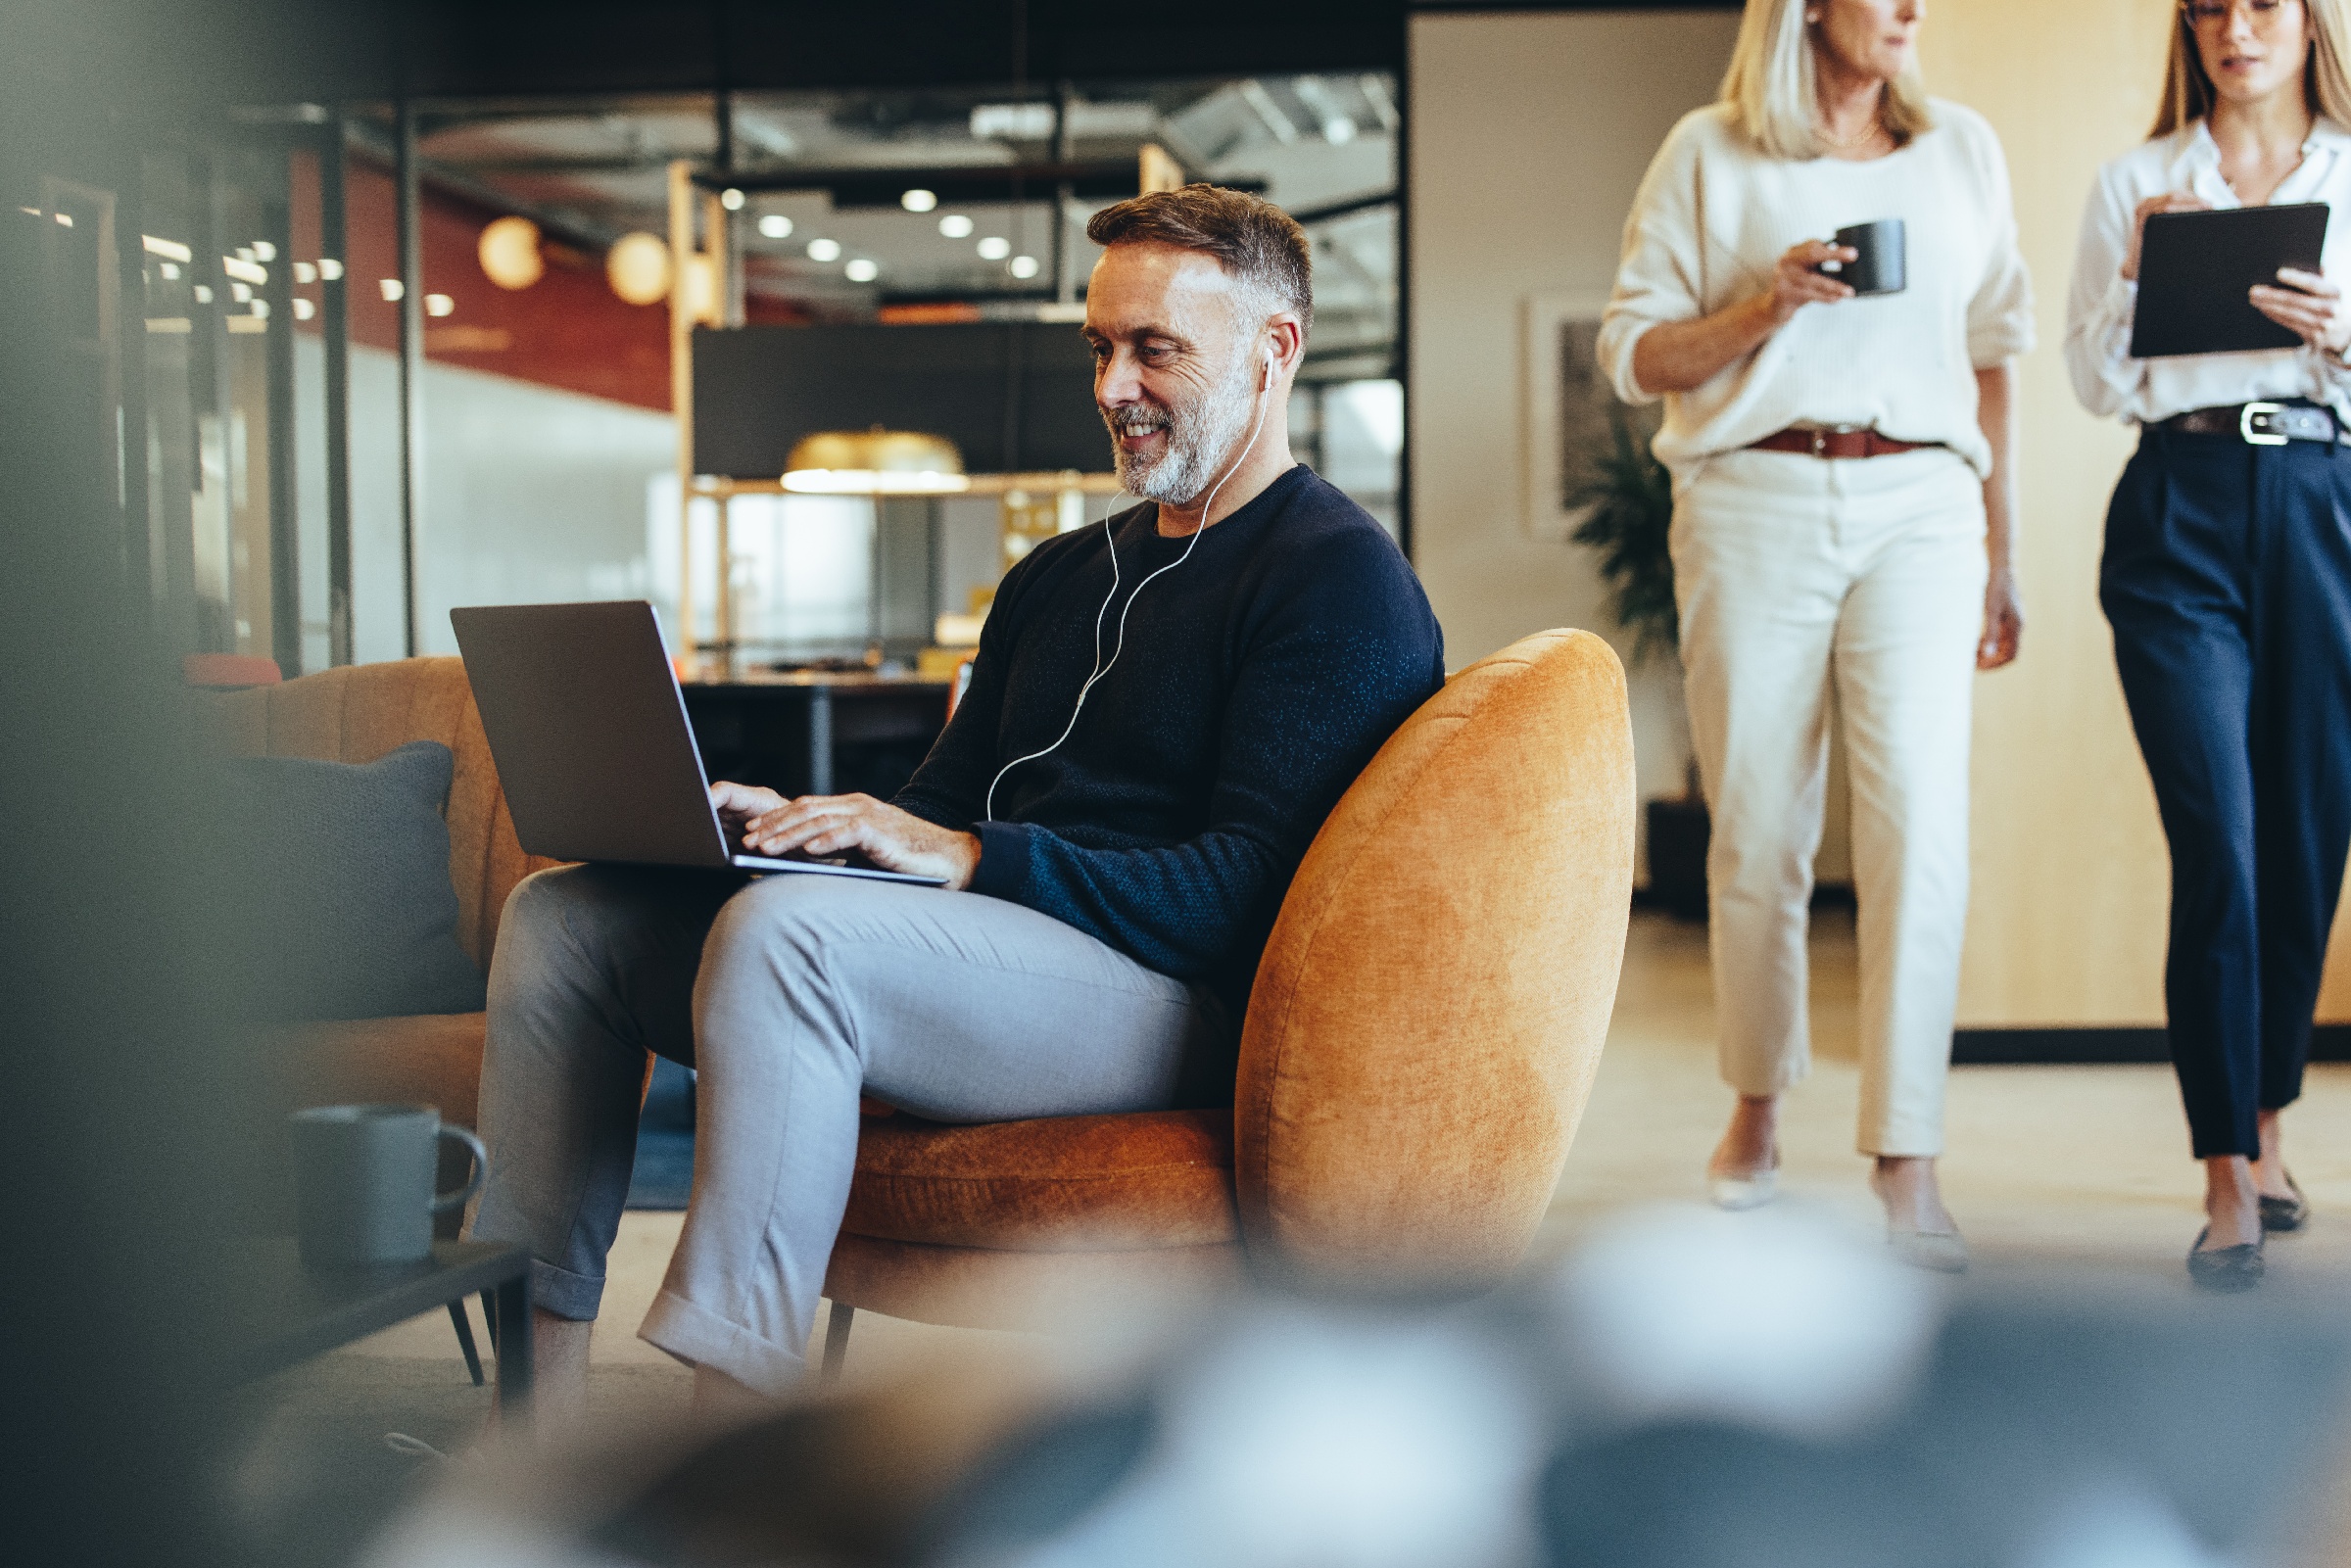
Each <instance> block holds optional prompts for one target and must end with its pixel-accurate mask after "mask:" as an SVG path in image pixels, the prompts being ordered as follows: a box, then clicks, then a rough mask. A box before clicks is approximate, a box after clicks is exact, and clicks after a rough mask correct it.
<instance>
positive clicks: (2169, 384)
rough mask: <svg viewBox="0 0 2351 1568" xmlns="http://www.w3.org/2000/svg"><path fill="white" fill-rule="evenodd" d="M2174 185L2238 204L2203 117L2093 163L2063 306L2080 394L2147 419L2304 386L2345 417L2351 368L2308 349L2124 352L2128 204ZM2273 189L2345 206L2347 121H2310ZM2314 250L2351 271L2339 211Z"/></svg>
mask: <svg viewBox="0 0 2351 1568" xmlns="http://www.w3.org/2000/svg"><path fill="white" fill-rule="evenodd" d="M2170 191H2180V192H2184V193H2187V194H2190V195H2194V196H2198V197H2201V198H2202V199H2203V200H2204V201H2206V202H2208V203H2210V204H2211V205H2212V206H2214V207H2242V206H2243V205H2244V204H2243V203H2242V202H2240V201H2238V200H2237V199H2236V193H2235V192H2234V191H2232V190H2231V189H2230V188H2229V182H2228V181H2227V180H2225V179H2223V178H2222V177H2221V149H2220V147H2219V146H2218V145H2217V144H2216V143H2215V142H2214V141H2213V139H2212V133H2211V132H2210V131H2209V130H2207V129H2205V128H2204V121H2202V120H2200V119H2199V120H2196V121H2195V122H2194V123H2192V124H2189V125H2187V126H2184V127H2183V128H2182V129H2180V130H2176V131H2174V132H2172V134H2170V135H2169V136H2158V137H2156V138H2155V139H2154V140H2153V141H2150V142H2145V143H2142V144H2141V145H2139V146H2137V147H2135V148H2133V149H2132V150H2131V151H2129V152H2127V153H2125V154H2124V155H2123V156H2122V157H2120V158H2118V159H2116V160H2115V161H2114V162H2113V163H2111V164H2108V165H2107V166H2105V167H2103V168H2101V169H2099V170H2098V183H2097V186H2096V188H2095V189H2093V190H2092V191H2091V192H2090V193H2089V205H2088V206H2087V208H2086V209H2085V210H2084V211H2083V214H2082V243H2081V245H2080V247H2079V248H2078V249H2077V250H2076V251H2075V253H2074V288H2073V293H2072V294H2071V296H2069V297H2068V299H2067V301H2066V307H2065V367H2066V369H2067V370H2068V371H2069V372H2070V373H2071V374H2072V376H2073V378H2074V392H2075V395H2076V396H2078V397H2079V398H2080V399H2081V400H2082V404H2083V406H2084V407H2086V408H2087V409H2088V410H2089V411H2090V412H2091V413H2095V414H2115V415H2119V416H2120V417H2122V418H2125V419H2135V420H2137V421H2139V422H2140V423H2142V424H2144V423H2147V422H2150V421H2153V420H2157V419H2169V418H2170V417H2171V416H2172V415H2174V414H2176V413H2185V412H2186V411H2187V410H2188V409H2190V408H2211V407H2216V406H2221V405H2225V404H2237V403H2252V402H2255V401H2256V400H2269V401H2276V400H2278V399H2281V398H2308V399H2310V400H2311V401H2313V402H2314V403H2322V404H2327V405H2328V406H2329V407H2331V408H2333V409H2334V411H2335V413H2336V414H2337V415H2339V416H2341V417H2342V418H2343V419H2344V420H2345V421H2346V422H2351V369H2345V368H2344V367H2343V366H2342V365H2341V364H2340V363H2338V362H2336V361H2335V360H2333V359H2331V358H2330V357H2328V356H2327V355H2325V354H2322V353H2320V352H2319V351H2317V350H2315V349H2308V348H2302V349H2267V350H2264V351H2262V352H2260V353H2258V354H2192V355H2174V356H2165V357H2163V358H2161V359H2134V358H2132V357H2131V314H2132V311H2133V310H2134V309H2135V308H2136V307H2137V304H2138V285H2137V284H2136V283H2134V282H2132V281H2130V280H2129V279H2127V278H2125V277H2124V276H2123V270H2122V269H2123V257H2124V256H2125V255H2126V254H2127V253H2128V252H2129V250H2130V247H2131V223H2132V214H2135V213H2136V212H2137V211H2138V204H2139V203H2140V202H2143V201H2145V200H2146V199H2147V198H2148V197H2150V196H2161V195H2163V194H2165V193H2166V192H2170ZM2270 200H2271V201H2272V202H2273V203H2277V204H2279V205H2283V204H2284V203H2287V202H2325V203H2327V205H2328V206H2329V207H2336V208H2346V210H2351V132H2346V131H2345V130H2344V129H2343V127H2342V126H2340V125H2337V124H2335V123H2334V122H2333V121H2332V120H2329V119H2320V120H2317V121H2316V122H2314V123H2313V124H2312V126H2311V130H2310V139H2309V140H2307V141H2305V142H2304V143H2303V144H2302V162H2301V163H2300V164H2299V165H2297V166H2295V168H2294V171H2293V172H2292V173H2291V174H2288V175H2286V176H2285V180H2284V183H2282V184H2280V185H2279V187H2278V188H2277V190H2275V191H2273V192H2271V193H2270ZM2321 262H2322V264H2323V265H2324V266H2325V268H2326V271H2327V276H2329V277H2333V278H2344V277H2347V276H2351V222H2346V221H2345V220H2344V219H2343V218H2342V217H2341V216H2339V215H2337V216H2334V217H2332V218H2331V219H2330V220H2329V221H2328V222H2327V246H2326V250H2325V251H2324V253H2323V254H2322V256H2321Z"/></svg>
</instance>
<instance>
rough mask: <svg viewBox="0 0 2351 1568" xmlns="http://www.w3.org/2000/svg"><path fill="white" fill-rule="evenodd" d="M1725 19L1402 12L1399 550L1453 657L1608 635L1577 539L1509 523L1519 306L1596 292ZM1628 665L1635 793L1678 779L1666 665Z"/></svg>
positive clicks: (1716, 63)
mask: <svg viewBox="0 0 2351 1568" xmlns="http://www.w3.org/2000/svg"><path fill="white" fill-rule="evenodd" d="M1737 28H1738V18H1737V16H1736V15H1735V14H1730V13H1724V12H1662V13H1659V12H1652V13H1648V14H1645V15H1632V14H1609V13H1597V14H1596V13H1590V12H1586V13H1581V14H1574V15H1557V14H1552V15H1546V14H1542V13H1535V14H1527V13H1518V14H1487V15H1468V16H1431V15H1421V16H1416V17H1415V18H1414V19H1413V24H1412V99H1411V106H1410V107H1411V115H1412V171H1411V179H1412V259H1411V261H1412V271H1411V280H1412V290H1413V309H1412V334H1413V336H1412V435H1411V440H1412V444H1413V533H1414V557H1415V564H1416V565H1417V566H1418V567H1419V570H1420V578H1421V581H1422V582H1423V583H1424V584H1426V585H1427V588H1428V594H1429V599H1430V601H1431V602H1432V603H1433V604H1434V605H1435V606H1436V611H1437V617H1438V619H1439V620H1440V621H1441V622H1443V623H1444V627H1445V654H1446V658H1447V659H1448V661H1449V662H1451V663H1452V664H1453V665H1454V667H1455V668H1457V669H1458V668H1459V667H1461V666H1462V665H1464V664H1467V663H1469V662H1470V661H1471V660H1473V659H1477V658H1482V657H1483V656H1484V655H1486V654H1488V653H1491V652H1493V651H1494V650H1495V649H1496V648H1498V647H1501V646H1503V645H1504V644H1505V643H1507V642H1510V641H1512V640H1513V639H1516V638H1519V637H1523V636H1525V635H1526V634H1527V633H1529V632H1536V631H1541V630H1543V629H1544V628H1546V627H1553V626H1581V627H1589V628H1591V629H1592V630H1594V631H1597V632H1601V633H1603V634H1604V635H1608V636H1611V637H1613V636H1614V633H1615V628H1614V625H1613V623H1612V622H1611V621H1610V620H1609V619H1608V616H1607V611H1606V610H1605V609H1604V608H1603V605H1604V603H1605V599H1604V594H1603V589H1602V586H1601V583H1600V581H1599V578H1598V576H1597V575H1596V574H1595V573H1594V572H1593V570H1592V564H1591V554H1590V552H1589V551H1587V550H1583V549H1580V548H1577V547H1576V546H1569V545H1559V544H1549V543H1544V542H1541V541H1537V540H1534V539H1531V538H1529V537H1528V536H1527V534H1526V533H1525V531H1524V529H1523V528H1522V526H1521V524H1520V503H1519V488H1518V487H1519V412H1520V409H1519V402H1520V400H1519V383H1520V376H1521V370H1522V367H1521V364H1520V353H1521V351H1520V346H1519V335H1520V326H1519V321H1520V316H1519V311H1520V309H1521V305H1522V302H1523V301H1524V300H1525V299H1526V298H1527V296H1529V295H1532V294H1542V293H1552V292H1558V291H1563V290H1592V291H1595V292H1597V293H1599V294H1600V295H1602V296H1604V297H1605V296H1606V294H1607V289H1608V286H1609V283H1610V282H1611V281H1612V280H1613V279H1614V277H1615V274H1616V252H1617V245H1618V241H1619V239H1620V237H1621V233H1622V229H1623V226H1624V214H1625V213H1626V212H1627V211H1628V210H1629V209H1630V208H1631V206H1632V201H1633V191H1634V189H1635V187H1637V186H1638V185H1639V184H1640V182H1641V175H1642V172H1643V171H1644V170H1645V169H1647V168H1648V166H1649V161H1650V159H1651V157H1652V156H1653V155H1655V152H1656V150H1657V144H1658V143H1659V142H1661V141H1663V140H1664V138H1665V132H1666V131H1667V130H1669V129H1670V128H1672V125H1673V122H1674V121H1675V120H1676V119H1680V118H1681V117H1682V116H1683V115H1684V114H1685V113H1687V112H1688V111H1690V110H1691V109H1693V108H1695V107H1697V106H1698V105H1700V104H1703V103H1705V102H1706V101H1708V100H1709V99H1711V98H1712V97H1713V96H1714V85H1715V83H1716V82H1717V81H1718V80H1720V79H1721V76H1722V67H1723V62H1724V61H1725V60H1727V59H1728V58H1729V55H1730V44H1731V37H1732V34H1733V33H1734V32H1735V31H1736V30H1737ZM1616 641H1617V652H1618V653H1619V654H1629V653H1630V652H1631V644H1630V642H1629V641H1627V640H1624V639H1621V638H1618V639H1617V640H1616ZM1631 674H1632V687H1633V743H1634V752H1635V757H1636V761H1637V767H1638V770H1639V775H1640V789H1641V794H1642V796H1643V797H1644V798H1648V797H1650V796H1653V795H1659V794H1671V793H1675V792H1678V789H1679V786H1680V784H1681V777H1682V767H1683V758H1684V757H1686V756H1687V754H1688V742H1687V739H1686V737H1685V736H1686V730H1685V726H1684V723H1683V720H1682V716H1681V701H1682V699H1681V681H1680V676H1679V673H1678V671H1676V670H1673V669H1671V668H1660V667H1655V666H1651V667H1646V668H1642V669H1637V670H1634V671H1632V672H1631Z"/></svg>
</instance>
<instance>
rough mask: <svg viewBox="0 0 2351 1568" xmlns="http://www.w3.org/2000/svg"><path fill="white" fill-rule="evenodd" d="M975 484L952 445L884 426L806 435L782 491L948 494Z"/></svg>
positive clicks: (795, 452)
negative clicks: (967, 475) (966, 474)
mask: <svg viewBox="0 0 2351 1568" xmlns="http://www.w3.org/2000/svg"><path fill="white" fill-rule="evenodd" d="M971 485H972V482H971V480H970V479H969V478H968V477H966V476H965V474H964V471H963V453H961V452H960V451H956V450H955V444H954V443H953V442H951V441H948V440H947V439H946V438H944V437H943V436H926V435H923V434H921V433H919V432H917V431H912V430H885V429H883V428H882V427H881V426H880V425H876V426H874V427H873V428H872V429H871V430H826V431H820V432H819V433H817V434H816V435H813V436H807V437H804V438H802V439H801V440H800V441H799V442H798V443H797V444H796V445H794V446H793V447H792V455H791V457H790V458H789V459H787V461H786V465H785V471H784V488H785V489H786V490H788V491H792V492H793V493H794V494H796V495H802V496H949V495H954V494H956V493H957V492H959V491H965V490H969V489H970V488H971Z"/></svg>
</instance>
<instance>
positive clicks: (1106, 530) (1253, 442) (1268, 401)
mask: <svg viewBox="0 0 2351 1568" xmlns="http://www.w3.org/2000/svg"><path fill="white" fill-rule="evenodd" d="M1272 406H1273V356H1271V354H1269V355H1267V356H1266V378H1265V382H1264V384H1263V386H1262V387H1261V388H1260V389H1259V392H1258V402H1257V423H1256V424H1255V425H1253V426H1252V427H1250V431H1249V440H1248V443H1247V444H1246V445H1244V446H1243V447H1242V448H1241V454H1240V455H1239V456H1238V457H1235V458H1234V459H1233V460H1232V463H1231V465H1230V466H1229V467H1227V468H1226V469H1225V470H1224V472H1223V473H1222V474H1220V475H1218V476H1217V482H1216V483H1215V484H1213V485H1211V486H1210V487H1209V488H1208V499H1207V500H1205V501H1203V502H1201V505H1200V526H1199V527H1197V528H1195V529H1193V530H1192V537H1191V538H1190V539H1188V540H1185V541H1184V545H1183V553H1182V554H1180V555H1177V556H1176V558H1175V559H1174V560H1172V561H1170V562H1168V564H1167V565H1165V566H1163V567H1161V568H1160V569H1159V570H1158V571H1156V572H1153V573H1152V574H1151V575H1150V577H1146V578H1144V579H1143V580H1142V581H1141V582H1139V583H1137V584H1135V585H1134V592H1133V593H1131V594H1128V595H1127V605H1126V607H1125V608H1124V609H1122V610H1120V611H1119V633H1118V638H1117V640H1116V641H1114V642H1113V643H1112V645H1111V650H1110V660H1109V662H1108V663H1105V662H1103V659H1102V617H1103V616H1105V615H1108V614H1109V613H1110V606H1111V605H1112V604H1113V603H1114V602H1116V601H1117V599H1118V596H1119V542H1118V540H1117V538H1116V537H1115V536H1114V535H1113V534H1112V533H1111V530H1110V522H1111V520H1110V519H1109V518H1107V517H1105V518H1103V519H1102V538H1103V541H1104V542H1105V543H1106V544H1108V545H1109V546H1110V594H1109V596H1108V597H1106V598H1104V599H1103V600H1102V607H1101V608H1100V609H1099V610H1096V611H1095V612H1094V673H1093V674H1091V675H1089V676H1087V677H1086V678H1085V685H1083V686H1081V687H1080V688H1079V689H1078V705H1077V706H1076V707H1074V708H1072V709H1071V710H1070V722H1069V723H1068V724H1066V725H1064V726H1062V730H1061V734H1060V735H1058V736H1054V738H1053V744H1051V745H1049V746H1047V747H1045V748H1044V749H1043V750H1041V751H1032V752H1030V753H1029V754H1028V755H1027V756H1025V757H1015V758H1013V759H1012V760H1011V761H1010V762H1008V763H1006V764H1004V766H1003V767H1001V768H999V769H997V770H996V776H995V778H993V779H991V780H989V781H988V784H987V798H986V800H985V801H984V802H983V803H982V805H981V817H980V820H981V821H983V822H994V821H995V820H996V785H998V784H1002V783H1003V782H1004V776H1005V775H1006V774H1008V773H1010V772H1012V770H1013V769H1015V768H1017V767H1019V766H1020V765H1021V764H1022V763H1024V762H1034V761H1036V760H1037V759H1038V758H1039V757H1045V756H1050V755H1052V754H1053V753H1054V752H1055V751H1057V750H1059V749H1060V747H1061V743H1062V742H1063V741H1064V740H1067V739H1068V738H1069V737H1070V736H1071V735H1072V734H1073V733H1075V732H1076V730H1077V728H1078V718H1079V715H1080V714H1082V713H1084V712H1085V699H1086V697H1087V696H1088V695H1089V694H1090V693H1091V692H1092V691H1093V689H1094V686H1095V684H1096V683H1097V682H1099V681H1100V680H1101V679H1102V678H1103V677H1104V676H1106V675H1108V674H1110V671H1111V666H1112V665H1115V664H1117V663H1118V662H1119V655H1120V654H1121V653H1122V652H1124V651H1126V647H1127V617H1128V616H1129V615H1131V614H1133V613H1134V601H1135V600H1136V599H1138V598H1141V597H1142V596H1143V590H1144V589H1146V588H1149V587H1150V586H1151V582H1152V579H1153V578H1157V577H1160V576H1163V575H1164V574H1166V573H1169V572H1172V571H1174V570H1176V567H1178V566H1181V565H1182V564H1183V563H1184V562H1185V561H1187V560H1189V559H1191V556H1192V547H1193V546H1196V545H1198V544H1199V543H1200V536H1201V535H1202V534H1205V533H1207V532H1208V514H1209V512H1210V510H1211V509H1212V508H1213V507H1215V505H1216V504H1217V492H1218V491H1220V490H1223V488H1224V481H1225V480H1227V479H1230V478H1231V477H1232V476H1233V475H1234V474H1235V473H1236V472H1238V471H1239V469H1240V466H1241V464H1243V463H1245V462H1247V461H1248V460H1249V453H1250V452H1252V451H1255V450H1256V449H1257V438H1258V437H1259V436H1260V435H1261V434H1263V433H1264V431H1265V428H1266V414H1267V413H1268V411H1270V410H1271V407H1272Z"/></svg>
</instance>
